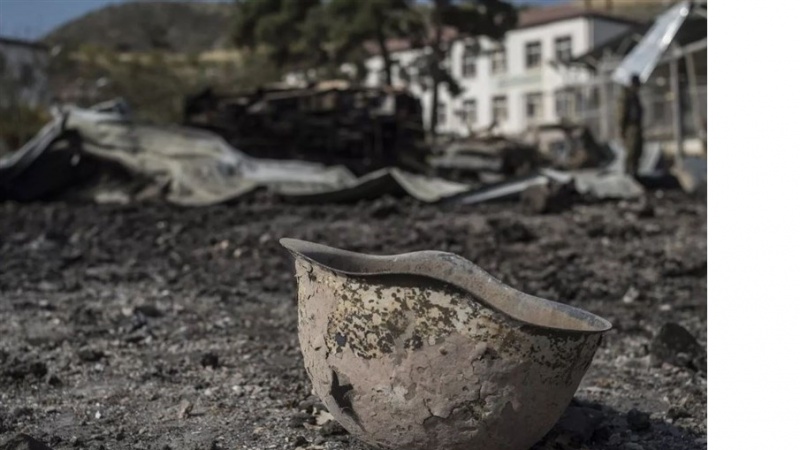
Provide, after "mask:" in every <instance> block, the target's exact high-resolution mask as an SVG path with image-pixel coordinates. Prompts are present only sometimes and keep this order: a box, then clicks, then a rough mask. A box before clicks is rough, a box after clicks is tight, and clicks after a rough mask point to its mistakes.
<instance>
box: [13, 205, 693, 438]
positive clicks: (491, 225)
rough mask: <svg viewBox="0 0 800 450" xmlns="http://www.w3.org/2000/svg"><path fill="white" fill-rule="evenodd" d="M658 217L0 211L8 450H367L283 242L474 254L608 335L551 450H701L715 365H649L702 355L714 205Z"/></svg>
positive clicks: (665, 209) (614, 209) (141, 208)
mask: <svg viewBox="0 0 800 450" xmlns="http://www.w3.org/2000/svg"><path fill="white" fill-rule="evenodd" d="M653 205H654V208H653V209H652V210H650V209H647V208H645V209H642V208H641V207H639V206H637V205H636V204H635V203H625V202H624V203H603V204H591V205H574V206H573V207H572V208H569V209H567V210H565V211H562V212H560V213H557V214H545V215H539V216H527V215H525V214H524V213H523V211H524V209H523V208H522V207H521V205H520V204H518V203H514V202H509V203H501V204H493V205H481V206H473V207H462V208H451V209H443V208H441V207H436V206H424V205H419V204H416V203H414V202H411V201H408V200H395V199H381V200H377V201H373V202H365V203H362V204H358V205H349V206H348V205H337V206H298V205H287V204H280V203H276V202H273V201H272V200H271V199H270V198H269V197H268V196H266V195H264V194H255V195H253V196H251V197H248V198H245V199H242V200H239V201H238V202H236V203H234V204H229V205H220V206H215V207H209V208H202V209H179V208H176V207H172V206H168V205H163V204H139V205H130V206H111V205H94V204H68V203H63V202H56V203H43V204H29V205H21V204H14V203H5V204H0V299H1V301H0V448H3V442H6V441H9V440H11V439H12V438H14V437H15V436H18V435H19V434H20V433H26V434H28V435H30V436H33V437H34V438H36V439H38V440H40V441H42V442H44V443H46V444H48V445H50V446H51V447H52V448H54V449H67V448H70V449H72V448H88V449H101V448H105V449H117V448H120V449H128V448H131V449H155V450H164V449H190V450H191V449H203V450H205V449H209V450H210V449H294V448H296V447H301V448H325V449H366V448H367V447H366V446H364V445H363V444H360V443H358V442H357V441H356V440H355V439H354V438H351V437H350V436H348V435H347V434H346V433H345V432H344V431H343V430H342V429H341V428H340V427H338V426H337V425H336V424H335V423H327V424H325V425H324V426H318V425H316V421H317V420H319V419H320V417H321V416H320V414H319V409H320V406H319V405H317V404H316V400H315V397H314V396H313V395H312V393H311V391H310V386H309V383H308V381H307V379H306V376H305V372H304V369H303V363H302V358H301V355H300V351H299V348H298V342H297V336H296V317H295V314H296V308H295V302H294V295H295V284H294V276H293V269H292V265H291V262H290V259H289V257H288V255H287V254H286V253H285V252H284V251H283V249H282V248H281V247H280V246H279V244H278V239H279V238H281V237H284V236H291V237H297V238H301V239H307V240H312V241H317V242H322V243H326V244H329V245H333V246H337V247H342V248H347V249H352V250H355V251H363V252H373V253H394V252H404V251H411V250H422V249H437V250H446V251H451V252H455V253H459V254H461V255H463V256H465V257H466V258H468V259H471V260H472V261H474V262H476V263H477V264H479V265H480V266H482V267H483V268H484V269H486V270H488V271H489V272H491V273H493V274H495V275H496V276H498V277H500V278H501V279H502V280H503V281H505V282H506V283H508V284H510V285H512V286H514V287H516V288H519V289H521V290H524V291H526V292H529V293H534V294H538V295H540V296H543V297H547V298H551V299H554V300H558V301H562V302H566V303H570V304H573V305H577V306H580V307H582V308H585V309H588V310H589V311H592V312H594V313H597V314H600V315H602V316H604V317H606V318H607V319H609V320H610V321H611V322H612V323H613V324H614V326H615V328H614V330H613V331H611V332H610V333H608V334H607V336H606V339H605V340H604V343H603V345H602V346H601V348H600V350H599V351H598V353H597V355H596V357H595V360H594V363H593V365H592V367H591V368H590V369H589V372H588V374H587V376H586V378H585V379H584V382H583V384H582V386H581V388H580V389H579V391H578V393H577V394H576V398H575V401H574V402H573V405H572V406H571V407H570V408H569V410H568V411H567V414H565V416H564V418H563V420H562V421H561V423H560V424H559V425H558V426H557V427H556V429H554V431H553V432H551V433H550V434H549V435H548V436H547V438H546V439H545V440H544V441H543V442H541V443H539V444H538V445H537V446H536V448H552V449H559V448H561V449H570V448H575V449H628V450H636V449H675V450H678V449H681V450H683V449H693V448H698V449H701V448H706V438H705V437H706V376H705V373H704V372H703V371H704V370H705V369H704V364H699V363H698V364H694V363H692V361H696V360H697V359H696V356H697V355H684V354H680V355H678V357H675V358H668V360H669V361H670V362H663V361H664V358H661V359H659V360H658V361H659V362H651V361H650V345H651V342H652V340H653V338H654V336H656V335H657V334H658V332H659V330H661V328H662V326H663V325H664V324H666V323H669V322H675V323H677V324H680V325H681V326H683V327H685V328H686V329H687V330H688V331H689V333H691V335H693V336H694V337H695V338H696V339H697V340H698V341H699V343H700V344H701V346H702V347H704V346H705V342H706V204H705V202H704V201H702V200H692V199H688V198H686V197H685V196H683V195H682V194H680V193H672V192H670V193H666V194H665V195H662V196H654V198H653ZM664 342H669V340H665V341H664ZM665 345H666V344H665ZM687 348H692V349H694V348H695V347H693V346H692V347H687ZM659 349H660V352H662V353H668V352H669V348H665V347H663V346H662V347H659ZM682 361H683V362H686V364H683V363H682ZM701 366H702V367H701ZM632 410H633V411H632ZM13 448H16V447H13Z"/></svg>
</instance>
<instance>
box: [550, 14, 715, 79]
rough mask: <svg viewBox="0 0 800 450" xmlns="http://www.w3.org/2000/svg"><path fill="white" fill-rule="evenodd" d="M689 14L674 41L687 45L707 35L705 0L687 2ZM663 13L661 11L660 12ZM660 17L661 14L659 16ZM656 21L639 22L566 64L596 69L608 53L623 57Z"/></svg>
mask: <svg viewBox="0 0 800 450" xmlns="http://www.w3.org/2000/svg"><path fill="white" fill-rule="evenodd" d="M689 5H690V7H691V8H690V14H689V16H688V17H687V18H686V20H685V21H684V22H682V23H681V26H680V27H679V29H678V31H677V32H676V35H675V37H674V41H675V42H677V43H679V44H680V45H681V46H688V45H690V44H693V43H696V42H698V41H701V40H704V39H706V38H707V36H708V22H707V19H706V13H707V9H706V3H705V0H694V1H693V2H690V3H689ZM662 15H663V13H662ZM659 17H661V16H659ZM655 23H656V21H651V22H650V23H647V24H640V25H636V26H633V27H631V28H630V29H628V30H626V31H623V32H622V33H620V34H618V35H616V36H614V37H612V38H611V39H609V40H607V41H605V42H601V43H599V44H598V45H595V46H594V48H592V49H590V50H588V51H587V52H585V53H583V54H581V55H576V56H575V57H573V58H572V59H571V60H569V61H565V64H567V65H577V66H584V67H588V68H590V69H593V70H597V68H598V65H599V63H600V62H601V61H602V60H603V58H604V57H605V56H606V55H608V54H610V55H614V56H616V57H618V58H622V57H625V56H626V55H628V53H630V52H631V51H632V50H633V49H634V47H636V46H637V45H638V44H639V42H640V41H641V39H643V38H644V36H645V35H646V34H647V33H648V31H650V29H651V28H652V27H653V26H654V25H655Z"/></svg>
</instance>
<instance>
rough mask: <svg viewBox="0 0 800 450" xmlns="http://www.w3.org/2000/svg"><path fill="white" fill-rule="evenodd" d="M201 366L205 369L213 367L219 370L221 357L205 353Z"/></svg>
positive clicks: (201, 359)
mask: <svg viewBox="0 0 800 450" xmlns="http://www.w3.org/2000/svg"><path fill="white" fill-rule="evenodd" d="M200 365H201V366H203V367H211V368H212V369H217V368H219V356H217V355H216V354H215V353H211V352H208V353H205V354H203V356H202V357H201V358H200Z"/></svg>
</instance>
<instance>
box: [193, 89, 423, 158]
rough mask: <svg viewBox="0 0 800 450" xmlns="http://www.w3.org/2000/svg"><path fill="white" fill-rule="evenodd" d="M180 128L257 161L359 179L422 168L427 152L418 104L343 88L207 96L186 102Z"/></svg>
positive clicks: (385, 92) (396, 94) (397, 95)
mask: <svg viewBox="0 0 800 450" xmlns="http://www.w3.org/2000/svg"><path fill="white" fill-rule="evenodd" d="M184 124H185V125H187V126H191V127H198V128H203V129H207V130H210V131H213V132H215V133H218V134H219V135H220V136H222V137H223V138H224V139H225V140H226V141H228V142H230V143H231V145H233V146H234V147H237V148H239V149H241V150H242V151H243V152H245V153H247V154H249V155H252V156H255V157H259V158H271V159H292V160H295V159H300V160H307V161H313V162H318V163H323V164H328V165H331V164H342V165H344V166H346V167H347V168H348V169H350V170H352V171H354V172H355V173H358V174H364V173H366V172H369V171H372V170H376V169H380V168H384V167H388V166H400V167H406V168H419V167H420V165H421V163H422V158H423V153H422V152H423V151H424V146H423V144H424V142H423V141H424V139H425V132H424V128H423V125H422V105H421V104H420V102H419V100H418V99H417V98H416V97H414V96H412V95H411V94H409V93H408V92H406V91H404V90H397V89H390V88H385V89H384V88H363V87H353V86H350V84H349V83H347V82H341V81H329V82H325V83H320V84H318V85H316V86H311V87H307V88H289V87H285V86H274V87H271V88H266V89H258V90H256V91H255V92H250V93H242V94H218V93H216V92H214V91H213V90H211V89H206V90H204V91H203V92H201V93H199V94H197V95H194V96H191V97H189V98H187V99H186V103H185V106H184Z"/></svg>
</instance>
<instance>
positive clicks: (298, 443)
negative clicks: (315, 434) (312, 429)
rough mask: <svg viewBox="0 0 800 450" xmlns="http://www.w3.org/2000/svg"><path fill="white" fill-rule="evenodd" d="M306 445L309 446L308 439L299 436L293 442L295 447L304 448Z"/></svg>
mask: <svg viewBox="0 0 800 450" xmlns="http://www.w3.org/2000/svg"><path fill="white" fill-rule="evenodd" d="M306 444H308V439H306V438H305V437H303V436H297V437H296V438H294V442H292V445H294V446H295V447H302V446H304V445H306Z"/></svg>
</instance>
